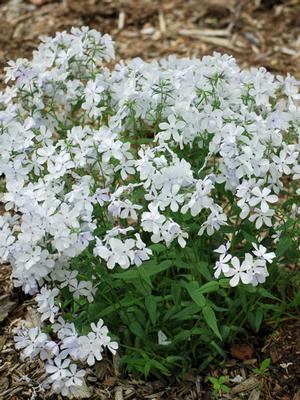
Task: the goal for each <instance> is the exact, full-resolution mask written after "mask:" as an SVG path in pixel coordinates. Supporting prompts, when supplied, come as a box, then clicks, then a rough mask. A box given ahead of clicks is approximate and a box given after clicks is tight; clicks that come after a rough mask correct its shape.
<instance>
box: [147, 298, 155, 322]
mask: <svg viewBox="0 0 300 400" xmlns="http://www.w3.org/2000/svg"><path fill="white" fill-rule="evenodd" d="M145 305H146V309H147V311H148V314H149V317H150V320H151V322H152V324H153V325H155V324H156V321H157V304H156V298H155V297H154V296H152V295H149V296H146V297H145Z"/></svg>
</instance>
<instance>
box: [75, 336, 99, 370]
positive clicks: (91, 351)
mask: <svg viewBox="0 0 300 400" xmlns="http://www.w3.org/2000/svg"><path fill="white" fill-rule="evenodd" d="M79 343H80V359H81V360H86V362H87V363H88V365H90V366H91V365H94V364H95V361H96V360H97V361H100V360H102V351H103V347H102V346H103V342H102V340H101V339H100V338H99V337H98V336H97V335H96V334H95V333H94V332H90V333H89V334H88V335H87V336H80V337H79Z"/></svg>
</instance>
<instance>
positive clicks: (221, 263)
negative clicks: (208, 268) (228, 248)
mask: <svg viewBox="0 0 300 400" xmlns="http://www.w3.org/2000/svg"><path fill="white" fill-rule="evenodd" d="M215 251H216V250H215ZM231 258H232V256H231V255H230V254H225V253H222V254H221V255H220V258H219V260H218V261H216V264H215V266H214V270H215V273H214V276H215V278H217V279H218V278H219V276H220V275H221V273H222V272H223V273H224V274H226V273H227V272H228V271H229V268H230V267H229V264H228V263H229V261H230V260H231Z"/></svg>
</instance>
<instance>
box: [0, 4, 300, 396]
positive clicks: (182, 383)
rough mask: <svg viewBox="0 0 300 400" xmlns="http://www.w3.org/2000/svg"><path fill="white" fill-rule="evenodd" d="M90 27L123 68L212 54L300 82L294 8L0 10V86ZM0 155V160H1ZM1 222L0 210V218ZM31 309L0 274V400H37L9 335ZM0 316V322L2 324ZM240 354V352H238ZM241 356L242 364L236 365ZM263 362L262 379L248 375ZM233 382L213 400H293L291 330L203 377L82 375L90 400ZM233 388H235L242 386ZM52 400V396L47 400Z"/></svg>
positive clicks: (295, 360) (299, 391)
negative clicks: (49, 46) (112, 45)
mask: <svg viewBox="0 0 300 400" xmlns="http://www.w3.org/2000/svg"><path fill="white" fill-rule="evenodd" d="M82 25H89V26H91V27H93V28H95V29H97V30H99V31H102V32H103V33H110V34H111V35H112V36H113V38H114V40H115V41H116V42H117V56H118V57H119V58H123V59H130V58H133V57H142V58H144V59H154V58H160V57H163V56H167V55H169V54H172V53H175V54H178V55H180V56H195V57H201V56H202V55H204V54H209V53H212V52H213V51H221V52H227V53H230V54H233V55H234V56H235V57H236V59H237V60H238V62H239V63H240V65H241V66H243V67H245V66H250V65H256V66H257V65H259V66H264V67H266V68H267V69H269V70H270V71H271V72H274V73H280V74H286V73H287V72H289V73H291V74H293V75H295V76H296V77H298V78H300V68H299V61H300V0H286V1H284V0H281V1H280V0H248V1H243V0H241V1H239V0H237V1H235V0H165V1H159V0H152V1H151V0H123V1H122V0H116V1H114V0H64V1H51V0H49V1H47V0H28V1H24V0H9V1H7V0H0V85H1V78H3V67H4V66H5V64H6V62H7V61H8V60H9V59H14V58H17V57H30V54H31V52H32V50H33V49H34V48H35V47H36V45H37V43H38V37H39V36H40V35H44V34H47V35H52V34H54V33H55V32H56V31H58V30H64V29H69V28H70V27H71V26H82ZM0 151H1V150H0ZM0 212H1V210H0ZM33 304H34V302H33V301H32V300H28V299H27V300H26V299H24V297H22V296H21V295H20V293H17V292H14V291H13V289H12V285H11V283H10V280H9V267H8V266H2V267H1V268H0V310H1V312H0V324H1V325H0V399H1V400H2V399H3V400H19V399H21V400H22V399H24V400H25V399H26V400H27V399H43V398H49V396H48V395H47V393H45V394H43V393H41V392H40V388H39V384H38V381H39V379H40V378H41V376H42V374H43V369H42V365H39V364H38V361H34V362H26V363H23V362H21V361H20V359H19V354H18V353H17V352H16V351H15V350H14V347H13V342H12V336H13V333H12V332H13V329H14V327H15V326H16V325H17V324H18V322H19V321H20V319H21V318H24V315H26V319H27V321H28V320H29V321H30V320H34V318H35V312H34V310H33V308H32V305H33ZM1 315H2V317H3V318H4V317H5V316H6V317H5V320H4V321H3V322H2V323H1ZM242 350H244V351H242ZM245 354H246V355H245ZM265 358H271V361H272V363H271V366H270V369H269V373H266V374H264V375H263V376H261V377H256V376H255V375H254V374H253V369H254V368H255V367H258V366H259V365H260V364H261V361H262V360H263V359H265ZM209 375H210V376H215V377H218V376H221V375H225V376H228V378H231V379H232V378H233V377H235V376H237V375H241V376H242V377H243V378H244V382H243V383H242V384H237V383H234V382H230V383H229V386H231V387H232V388H233V389H232V390H231V393H229V394H228V395H223V396H220V397H219V399H249V400H258V399H266V400H300V322H299V320H298V321H297V320H296V319H294V320H291V321H288V322H287V323H285V324H284V326H282V327H281V328H279V329H278V330H276V331H275V332H274V333H273V334H272V335H271V336H270V335H267V336H266V338H253V339H252V340H251V345H249V344H246V345H245V346H244V348H243V349H242V347H241V345H240V344H238V345H237V346H235V348H233V349H231V359H229V360H228V362H227V364H226V365H225V366H224V367H222V368H219V367H217V366H212V367H211V370H210V371H209V372H208V373H207V376H197V375H193V374H188V375H186V376H185V379H184V380H180V379H179V378H178V377H175V376H174V377H173V378H172V379H171V380H170V381H168V382H167V381H153V382H140V381H135V380H133V379H130V380H124V379H121V377H120V376H119V375H118V368H117V361H116V360H115V362H114V363H112V362H109V361H103V362H102V363H99V365H98V367H97V369H96V372H92V371H90V375H89V377H88V381H89V383H90V384H92V385H93V388H94V390H93V394H92V395H91V396H90V398H91V399H101V400H102V399H109V398H111V399H116V400H122V399H132V400H133V399H157V400H159V399H170V400H172V399H174V400H175V399H186V400H188V399H189V400H192V399H193V400H194V399H195V400H196V399H197V400H198V399H199V400H200V399H203V400H208V399H212V393H211V391H210V388H211V385H210V383H209V382H208V376H209ZM241 385H242V386H241ZM56 398H59V397H57V396H55V397H52V399H56Z"/></svg>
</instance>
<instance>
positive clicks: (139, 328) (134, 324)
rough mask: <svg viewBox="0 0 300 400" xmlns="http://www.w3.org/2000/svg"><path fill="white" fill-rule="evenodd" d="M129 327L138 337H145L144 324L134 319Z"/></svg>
mask: <svg viewBox="0 0 300 400" xmlns="http://www.w3.org/2000/svg"><path fill="white" fill-rule="evenodd" d="M129 329H130V330H131V332H132V333H133V334H134V335H136V336H137V337H139V338H141V339H143V338H144V336H145V332H144V330H143V328H142V326H141V325H140V324H139V323H138V322H137V321H134V322H132V323H131V324H130V325H129Z"/></svg>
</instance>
